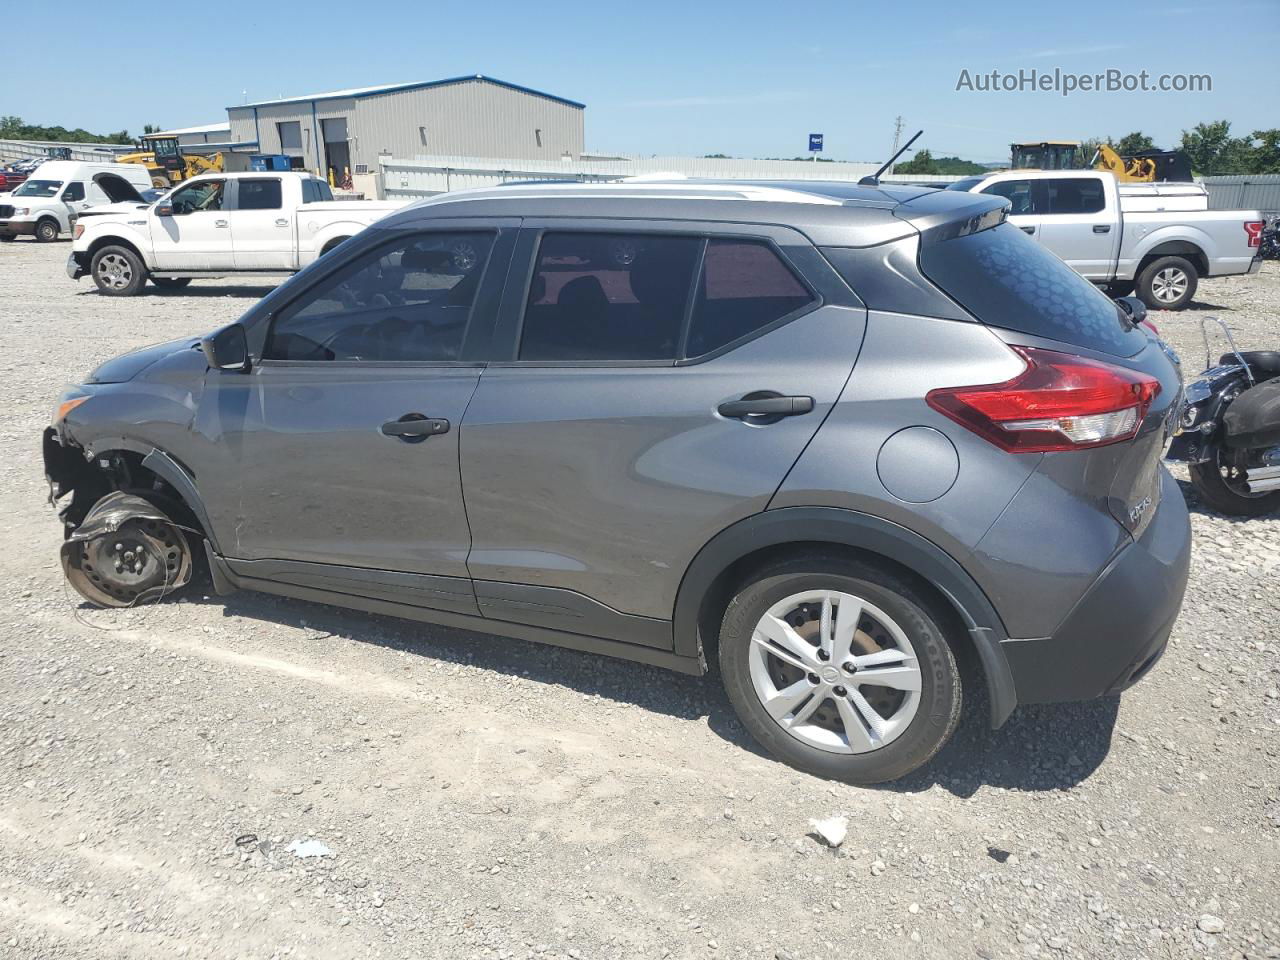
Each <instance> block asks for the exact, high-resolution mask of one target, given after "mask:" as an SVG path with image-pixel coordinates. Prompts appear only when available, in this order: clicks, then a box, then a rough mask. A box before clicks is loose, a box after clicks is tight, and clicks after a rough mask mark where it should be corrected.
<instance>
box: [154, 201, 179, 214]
mask: <svg viewBox="0 0 1280 960" xmlns="http://www.w3.org/2000/svg"><path fill="white" fill-rule="evenodd" d="M156 216H157V217H174V216H177V214H176V213H175V212H174V210H173V204H172V203H157V204H156Z"/></svg>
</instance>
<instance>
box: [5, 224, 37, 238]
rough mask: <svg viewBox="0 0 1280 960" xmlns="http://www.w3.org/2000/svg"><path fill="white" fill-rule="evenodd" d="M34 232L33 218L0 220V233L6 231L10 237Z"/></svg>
mask: <svg viewBox="0 0 1280 960" xmlns="http://www.w3.org/2000/svg"><path fill="white" fill-rule="evenodd" d="M35 232H36V222H35V221H34V220H0V233H7V234H9V235H10V236H12V237H18V236H27V237H29V236H31V235H32V234H33V233H35Z"/></svg>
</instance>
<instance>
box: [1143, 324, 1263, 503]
mask: <svg viewBox="0 0 1280 960" xmlns="http://www.w3.org/2000/svg"><path fill="white" fill-rule="evenodd" d="M1208 321H1212V322H1214V323H1216V324H1218V326H1219V327H1221V328H1222V332H1223V334H1224V335H1225V336H1226V339H1227V344H1228V346H1229V347H1230V348H1231V349H1230V351H1229V352H1227V353H1224V354H1222V355H1221V357H1220V358H1219V359H1218V363H1217V364H1216V365H1214V366H1210V363H1211V358H1212V353H1211V352H1210V350H1209V332H1208V327H1207V326H1206V323H1207V322H1208ZM1200 333H1201V336H1202V337H1203V338H1204V348H1205V366H1206V367H1207V369H1206V370H1205V371H1204V373H1202V374H1200V377H1199V379H1197V380H1195V381H1193V382H1192V383H1189V384H1187V386H1186V388H1185V390H1184V391H1183V404H1182V408H1181V413H1180V417H1179V422H1178V428H1177V431H1176V433H1175V434H1174V437H1173V440H1172V441H1171V442H1170V444H1169V449H1168V451H1167V452H1166V453H1165V459H1166V460H1178V461H1182V462H1184V463H1186V464H1187V465H1188V470H1189V472H1190V474H1191V483H1192V485H1193V486H1194V487H1195V488H1196V491H1197V492H1198V493H1199V494H1200V498H1201V499H1202V500H1203V501H1204V502H1205V503H1206V504H1207V505H1208V506H1210V507H1212V508H1213V509H1214V510H1217V511H1218V512H1219V513H1225V514H1229V515H1231V516H1236V517H1257V516H1261V515H1263V514H1265V513H1270V512H1271V511H1273V510H1280V351H1275V350H1246V351H1243V352H1241V351H1240V350H1239V349H1237V348H1236V344H1235V340H1234V339H1232V336H1231V331H1230V329H1228V327H1227V325H1226V324H1225V323H1223V322H1222V321H1221V320H1218V319H1217V318H1214V317H1206V318H1205V319H1203V320H1201V321H1200Z"/></svg>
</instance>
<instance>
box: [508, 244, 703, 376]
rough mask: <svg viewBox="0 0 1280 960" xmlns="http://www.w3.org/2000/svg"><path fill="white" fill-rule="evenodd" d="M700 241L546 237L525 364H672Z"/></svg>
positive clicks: (532, 295) (525, 335)
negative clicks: (659, 362) (652, 361)
mask: <svg viewBox="0 0 1280 960" xmlns="http://www.w3.org/2000/svg"><path fill="white" fill-rule="evenodd" d="M701 247H702V238H701V237H693V236H684V237H681V236H668V235H660V234H640V233H637V234H622V233H546V234H544V235H543V237H542V241H541V243H540V245H539V248H538V255H537V260H536V262H535V266H534V274H533V280H532V282H531V283H530V285H529V295H528V300H527V302H526V305H525V314H524V326H523V329H522V331H521V338H520V354H519V358H520V359H521V360H541V361H571V360H578V361H605V362H607V361H639V360H672V361H674V360H675V358H676V355H677V352H678V350H679V347H680V336H681V331H682V330H683V327H684V320H685V314H686V312H687V310H688V304H689V296H690V293H691V291H692V287H693V274H694V270H695V269H697V260H698V253H699V252H700V250H701Z"/></svg>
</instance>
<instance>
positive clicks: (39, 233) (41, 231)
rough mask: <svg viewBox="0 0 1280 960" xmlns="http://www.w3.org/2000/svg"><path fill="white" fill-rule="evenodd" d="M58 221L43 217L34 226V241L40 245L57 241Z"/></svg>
mask: <svg viewBox="0 0 1280 960" xmlns="http://www.w3.org/2000/svg"><path fill="white" fill-rule="evenodd" d="M58 232H59V231H58V221H57V220H50V219H49V218H48V217H45V218H44V219H43V220H41V221H40V222H39V223H37V224H36V239H37V240H39V241H40V242H41V243H52V242H53V241H54V240H57V239H58Z"/></svg>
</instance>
